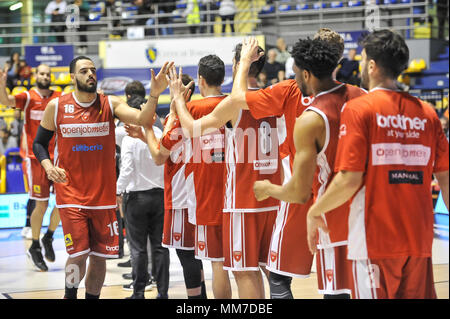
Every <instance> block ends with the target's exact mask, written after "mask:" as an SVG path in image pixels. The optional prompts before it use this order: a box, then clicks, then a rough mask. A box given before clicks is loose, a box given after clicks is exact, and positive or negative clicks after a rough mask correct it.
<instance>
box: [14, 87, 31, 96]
mask: <svg viewBox="0 0 450 319" xmlns="http://www.w3.org/2000/svg"><path fill="white" fill-rule="evenodd" d="M26 90H27V88H26V87H24V86H15V87H14V88H13V90H12V92H11V95H17V94H19V93H22V92H25V91H26Z"/></svg>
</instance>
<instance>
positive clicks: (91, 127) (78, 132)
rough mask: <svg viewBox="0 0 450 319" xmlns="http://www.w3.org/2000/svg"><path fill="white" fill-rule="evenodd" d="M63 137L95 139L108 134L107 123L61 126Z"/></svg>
mask: <svg viewBox="0 0 450 319" xmlns="http://www.w3.org/2000/svg"><path fill="white" fill-rule="evenodd" d="M60 130H61V134H62V136H63V137H96V136H106V135H108V134H109V122H101V123H87V124H61V125H60Z"/></svg>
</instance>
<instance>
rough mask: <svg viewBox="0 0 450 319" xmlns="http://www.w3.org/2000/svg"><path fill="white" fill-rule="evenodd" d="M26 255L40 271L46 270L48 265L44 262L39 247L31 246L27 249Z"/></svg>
mask: <svg viewBox="0 0 450 319" xmlns="http://www.w3.org/2000/svg"><path fill="white" fill-rule="evenodd" d="M27 256H28V257H29V258H30V259H31V261H32V262H33V264H34V266H35V267H36V268H37V269H39V270H40V271H47V270H48V267H47V265H46V264H45V261H44V258H43V257H42V252H41V248H40V247H39V248H32V247H30V249H28V250H27Z"/></svg>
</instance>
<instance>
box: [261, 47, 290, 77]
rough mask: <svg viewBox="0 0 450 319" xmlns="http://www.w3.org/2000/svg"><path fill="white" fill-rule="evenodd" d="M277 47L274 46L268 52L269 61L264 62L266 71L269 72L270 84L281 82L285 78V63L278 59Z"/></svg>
mask: <svg viewBox="0 0 450 319" xmlns="http://www.w3.org/2000/svg"><path fill="white" fill-rule="evenodd" d="M276 58H277V49H275V48H272V49H270V50H269V51H268V52H267V61H266V63H265V64H264V69H263V70H264V71H265V72H266V74H267V81H268V83H269V85H271V84H275V83H278V82H281V81H283V80H284V74H285V70H284V65H283V64H281V63H278V62H277V61H276Z"/></svg>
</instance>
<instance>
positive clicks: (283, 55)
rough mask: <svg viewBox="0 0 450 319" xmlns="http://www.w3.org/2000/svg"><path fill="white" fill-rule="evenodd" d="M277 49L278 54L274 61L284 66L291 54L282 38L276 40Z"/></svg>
mask: <svg viewBox="0 0 450 319" xmlns="http://www.w3.org/2000/svg"><path fill="white" fill-rule="evenodd" d="M277 49H278V54H277V58H276V59H275V61H277V62H278V63H281V64H283V65H286V62H287V60H288V59H289V58H290V57H291V54H290V53H289V52H288V50H287V46H286V42H285V41H284V39H283V38H278V39H277Z"/></svg>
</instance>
